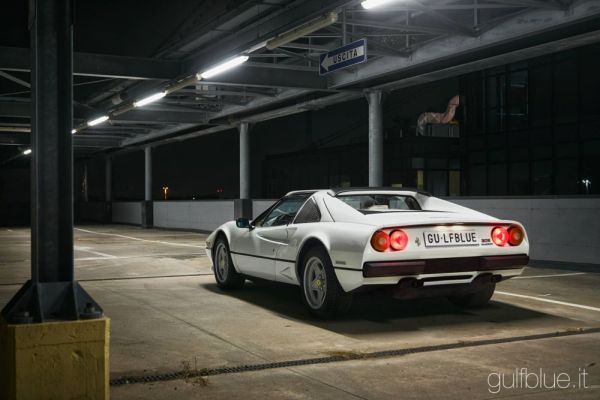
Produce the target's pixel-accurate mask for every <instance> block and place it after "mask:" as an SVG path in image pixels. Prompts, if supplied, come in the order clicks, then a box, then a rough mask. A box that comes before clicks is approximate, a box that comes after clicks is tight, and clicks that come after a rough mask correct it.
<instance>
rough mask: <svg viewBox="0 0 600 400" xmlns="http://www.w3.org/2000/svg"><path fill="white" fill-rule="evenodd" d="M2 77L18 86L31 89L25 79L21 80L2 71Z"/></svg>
mask: <svg viewBox="0 0 600 400" xmlns="http://www.w3.org/2000/svg"><path fill="white" fill-rule="evenodd" d="M0 76H1V77H3V78H6V79H8V80H9V81H12V82H14V83H16V84H18V85H21V86H25V87H26V88H31V84H30V83H29V82H26V81H24V80H23V79H19V78H17V77H16V76H14V75H11V74H9V73H8V72H4V71H0Z"/></svg>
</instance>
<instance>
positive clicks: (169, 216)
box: [154, 200, 234, 231]
mask: <svg viewBox="0 0 600 400" xmlns="http://www.w3.org/2000/svg"><path fill="white" fill-rule="evenodd" d="M232 219H234V217H233V200H206V201H202V200H198V201H155V202H154V226H156V227H159V228H178V229H197V230H202V231H212V230H214V229H215V228H216V227H218V226H219V225H221V224H222V223H224V222H227V221H231V220H232Z"/></svg>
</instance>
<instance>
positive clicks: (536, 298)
mask: <svg viewBox="0 0 600 400" xmlns="http://www.w3.org/2000/svg"><path fill="white" fill-rule="evenodd" d="M494 293H495V294H496V293H497V294H500V295H504V296H512V297H519V298H521V299H529V300H537V301H541V302H544V303H551V304H558V305H561V306H567V307H575V308H581V309H583V310H589V311H597V312H600V308H598V307H592V306H586V305H583V304H575V303H567V302H566V301H559V300H551V299H543V298H540V297H535V296H526V295H524V294H517V293H510V292H501V291H499V290H496V291H495V292H494Z"/></svg>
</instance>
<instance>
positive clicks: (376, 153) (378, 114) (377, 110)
mask: <svg viewBox="0 0 600 400" xmlns="http://www.w3.org/2000/svg"><path fill="white" fill-rule="evenodd" d="M367 100H368V102H369V186H370V187H378V186H383V112H382V107H381V105H382V104H381V91H380V90H373V91H369V92H367Z"/></svg>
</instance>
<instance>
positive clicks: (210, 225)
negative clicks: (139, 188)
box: [112, 197, 600, 264]
mask: <svg viewBox="0 0 600 400" xmlns="http://www.w3.org/2000/svg"><path fill="white" fill-rule="evenodd" d="M447 200H449V201H452V202H455V203H457V204H460V205H463V206H465V207H469V208H472V209H474V210H478V211H481V212H483V213H486V214H489V215H492V216H494V217H497V218H502V219H513V220H517V221H519V222H521V223H523V224H524V225H525V228H526V229H527V233H528V235H529V240H530V244H531V254H530V256H531V258H532V259H534V260H545V261H558V262H573V263H585V264H600V197H572V198H565V197H562V198H552V197H523V198H516V197H506V198H484V197H482V198H474V197H452V198H447ZM274 201H275V200H268V199H260V200H253V201H252V214H253V217H257V216H258V215H259V214H260V213H262V212H263V211H264V210H266V209H267V208H268V207H269V206H270V205H271V204H273V202H274ZM112 218H113V219H112V220H113V222H119V223H128V224H137V225H139V224H141V203H140V202H115V203H113V205H112ZM232 219H234V204H233V200H207V201H156V202H154V226H156V227H159V228H176V229H195V230H203V231H212V230H213V229H215V228H216V227H218V226H219V225H221V224H222V223H224V222H226V221H230V220H232Z"/></svg>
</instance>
